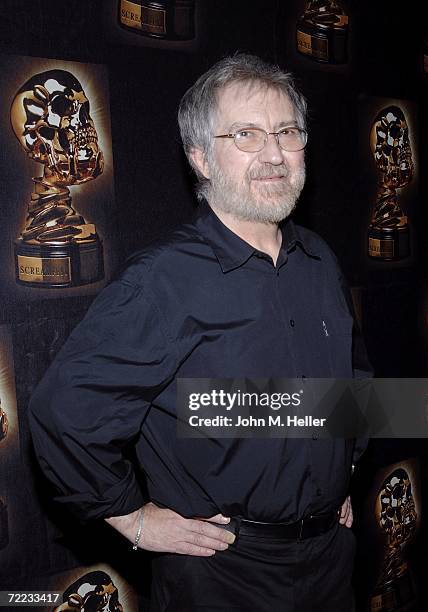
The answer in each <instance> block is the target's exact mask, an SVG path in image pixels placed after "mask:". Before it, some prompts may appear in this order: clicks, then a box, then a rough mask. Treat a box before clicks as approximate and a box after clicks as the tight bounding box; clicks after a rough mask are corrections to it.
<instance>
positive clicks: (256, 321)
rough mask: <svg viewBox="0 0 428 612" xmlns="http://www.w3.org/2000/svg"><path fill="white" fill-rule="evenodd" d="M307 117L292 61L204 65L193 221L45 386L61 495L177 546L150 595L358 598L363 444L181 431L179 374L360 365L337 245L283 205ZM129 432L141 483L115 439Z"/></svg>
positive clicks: (329, 372) (49, 454)
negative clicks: (189, 435)
mask: <svg viewBox="0 0 428 612" xmlns="http://www.w3.org/2000/svg"><path fill="white" fill-rule="evenodd" d="M305 113H306V104H305V101H304V98H303V97H302V96H301V94H300V93H299V92H298V91H297V90H296V88H295V86H294V83H293V80H292V77H291V75H290V74H287V73H284V72H282V71H281V70H280V69H279V68H277V67H275V66H270V65H268V64H266V63H264V62H263V61H261V60H260V59H259V58H256V57H253V56H248V55H236V56H234V57H229V58H226V59H224V60H222V61H220V62H219V63H218V64H216V65H215V66H214V67H213V68H211V69H210V70H209V71H208V72H207V73H206V74H204V75H203V76H202V77H200V79H199V80H198V81H197V82H196V84H195V85H194V86H193V87H192V88H190V89H189V91H187V93H186V94H185V96H184V97H183V100H182V102H181V105H180V110H179V123H180V129H181V134H182V139H183V144H184V148H185V151H186V154H187V156H188V158H189V161H190V163H191V165H192V167H193V168H194V170H195V172H196V174H197V176H198V179H199V185H198V195H199V198H200V199H201V200H203V201H202V203H201V204H200V207H199V208H200V209H199V212H198V214H197V216H196V218H195V220H194V221H193V222H192V223H189V224H187V225H185V226H183V227H181V228H179V229H178V230H177V231H175V232H174V233H172V234H171V235H170V236H169V237H168V238H166V239H164V240H163V241H160V242H158V243H157V244H155V245H154V246H152V247H151V248H148V249H146V250H145V251H143V252H142V253H140V254H138V255H137V256H135V257H134V259H133V262H132V265H130V266H129V268H128V269H127V270H126V271H125V273H124V274H123V275H122V276H121V278H120V279H119V280H118V281H116V282H114V283H112V284H111V285H110V286H109V287H108V288H107V289H105V290H104V291H103V292H102V294H101V295H100V296H99V297H98V299H97V300H96V301H95V303H94V304H93V306H92V307H91V308H90V310H89V312H88V314H87V316H86V318H85V319H84V321H83V322H82V323H81V324H80V325H79V326H78V327H77V328H76V329H75V330H74V332H73V333H72V334H71V337H70V339H69V340H68V342H67V343H66V345H65V346H64V348H63V349H62V351H61V352H60V354H59V356H58V357H57V359H56V361H55V363H54V364H53V365H52V367H51V368H50V370H49V372H48V374H47V375H46V377H45V379H44V382H42V384H41V385H40V387H39V388H38V390H37V392H36V394H35V396H34V398H33V400H32V404H31V411H30V415H31V422H32V430H33V435H34V442H35V447H36V451H37V454H38V457H39V460H40V462H41V465H42V467H43V469H44V471H45V472H46V474H47V476H48V477H49V478H50V479H51V480H52V482H53V483H54V484H55V485H56V487H57V489H58V492H59V496H58V500H59V501H60V502H63V503H66V504H67V505H68V506H69V507H70V509H71V510H72V511H74V512H75V514H76V515H77V516H79V517H80V518H82V519H83V520H90V519H100V518H104V519H106V520H107V522H108V523H110V525H112V526H113V527H114V528H115V529H117V530H118V531H119V532H120V533H122V534H123V536H124V537H125V538H127V539H128V540H129V541H130V542H131V543H132V544H133V545H134V547H135V548H143V549H146V550H151V551H156V552H160V553H164V554H160V555H156V556H155V558H154V561H153V587H152V604H151V606H152V607H151V610H153V611H160V610H162V611H164V610H168V612H173V611H180V612H183V611H185V610H191V611H197V610H204V611H209V610H217V611H219V610H224V611H226V610H227V611H228V612H230V611H231V610H247V611H248V610H254V611H255V610H257V611H258V612H263V611H268V610H269V611H270V612H271V611H277V612H291V611H295V610H299V611H302V610H318V609H321V608H322V609H323V611H324V612H326V611H327V610H331V611H333V610H334V612H338V611H343V612H349V611H350V610H352V607H353V598H352V592H351V588H350V576H351V570H352V560H353V555H354V545H355V542H354V536H353V534H352V532H351V530H350V529H348V528H349V527H350V526H351V524H352V510H351V506H350V502H349V499H347V497H346V496H347V493H348V488H349V480H350V475H351V465H352V462H353V460H356V459H357V457H358V453H359V451H357V450H356V449H355V445H354V441H353V440H318V439H317V438H316V436H314V437H313V439H304V440H303V439H299V440H298V439H274V438H271V439H251V438H250V439H248V438H247V439H236V438H232V439H230V438H225V439H210V438H206V439H192V440H188V439H187V440H186V439H182V438H179V437H177V435H176V420H177V413H176V378H177V377H180V378H188V377H194V378H198V377H199V378H232V377H254V378H275V377H278V378H279V377H288V378H292V377H302V378H303V379H304V378H305V377H343V378H346V377H352V375H353V364H352V350H353V342H352V328H353V320H352V317H351V315H350V312H349V306H348V302H347V299H346V296H345V294H344V290H343V286H342V280H341V275H340V272H339V270H338V267H337V264H336V262H335V259H334V256H333V255H332V253H331V251H330V250H329V249H328V247H327V246H326V245H325V243H324V242H323V241H322V240H321V239H320V238H319V237H318V236H316V235H315V234H313V233H312V232H310V231H308V230H305V229H303V228H300V227H297V226H295V225H294V224H293V222H292V221H291V220H289V219H288V217H289V215H290V213H291V212H292V210H293V208H294V206H295V204H296V201H297V199H298V197H299V194H300V192H301V190H302V187H303V184H304V180H305V165H304V148H305V145H306V127H305ZM205 200H206V201H205ZM283 220H286V222H285V223H283V224H282V225H281V226H279V223H280V222H281V221H283ZM130 443H132V444H135V448H136V455H137V457H138V461H139V463H140V465H141V469H142V470H143V471H144V474H145V477H146V481H147V492H145V493H143V492H142V491H141V489H140V487H139V486H138V485H137V481H136V477H135V467H134V466H132V465H131V464H130V463H129V462H128V461H126V460H125V459H124V457H123V454H122V451H123V449H124V447H125V446H126V445H128V444H130Z"/></svg>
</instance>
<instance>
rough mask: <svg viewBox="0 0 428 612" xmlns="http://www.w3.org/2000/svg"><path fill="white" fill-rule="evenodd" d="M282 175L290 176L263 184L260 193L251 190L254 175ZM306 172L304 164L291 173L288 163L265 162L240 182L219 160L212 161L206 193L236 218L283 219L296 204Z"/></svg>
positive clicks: (211, 200)
mask: <svg viewBox="0 0 428 612" xmlns="http://www.w3.org/2000/svg"><path fill="white" fill-rule="evenodd" d="M279 175H283V176H285V177H286V179H288V180H285V181H281V182H280V183H272V184H263V185H260V186H259V187H258V193H257V195H256V194H254V193H253V192H252V191H251V189H250V184H251V183H250V181H251V179H255V178H261V177H263V176H279ZM305 176H306V173H305V167H304V166H303V167H302V168H301V169H299V170H296V171H294V173H293V175H291V174H290V171H289V170H288V168H287V166H285V164H282V165H280V166H273V165H271V164H264V165H263V166H260V168H259V169H258V170H253V171H251V172H250V173H249V176H247V177H245V183H241V184H239V185H237V183H236V182H235V181H233V180H232V179H231V178H230V177H228V176H227V175H225V174H224V173H222V172H221V171H220V170H219V169H218V167H217V164H215V163H211V164H210V180H209V182H208V181H207V184H206V185H205V189H204V191H205V193H204V195H205V197H206V199H207V200H208V203H209V204H212V205H213V206H214V207H215V208H217V209H219V210H221V211H223V212H225V213H229V214H231V215H232V216H233V217H235V218H236V219H240V220H245V221H254V222H258V223H266V224H270V223H280V222H281V221H283V220H284V219H286V218H287V217H288V216H289V215H290V214H291V213H292V212H293V210H294V208H295V207H296V203H297V200H298V199H299V196H300V193H301V191H302V189H303V185H304V184H305ZM290 178H291V180H290ZM245 185H246V186H247V187H246V188H245ZM237 187H238V188H237Z"/></svg>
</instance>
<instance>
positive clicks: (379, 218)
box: [368, 106, 413, 261]
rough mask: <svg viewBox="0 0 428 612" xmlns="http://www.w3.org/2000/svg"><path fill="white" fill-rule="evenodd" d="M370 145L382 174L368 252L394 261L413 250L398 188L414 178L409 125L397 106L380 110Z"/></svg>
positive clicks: (373, 127) (370, 228) (372, 131)
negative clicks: (400, 203) (399, 199)
mask: <svg viewBox="0 0 428 612" xmlns="http://www.w3.org/2000/svg"><path fill="white" fill-rule="evenodd" d="M370 146H371V150H372V152H373V156H374V160H375V163H376V166H377V170H378V173H379V181H378V190H377V197H376V203H375V205H374V208H373V212H372V217H371V221H370V225H369V230H368V255H369V257H373V258H375V259H380V260H383V261H391V260H397V259H403V258H404V257H407V256H408V255H409V253H410V245H409V226H408V223H407V216H406V215H405V214H404V213H403V211H402V210H401V208H400V205H399V203H398V196H397V189H401V188H402V187H405V186H406V185H408V184H409V183H410V181H411V180H412V177H413V161H412V149H411V147H410V140H409V128H408V125H407V121H406V118H405V116H404V113H403V111H402V110H401V109H400V108H398V107H397V106H388V107H387V108H384V109H383V110H381V111H380V112H379V113H378V115H377V117H376V119H375V120H374V123H373V126H372V129H371V133H370Z"/></svg>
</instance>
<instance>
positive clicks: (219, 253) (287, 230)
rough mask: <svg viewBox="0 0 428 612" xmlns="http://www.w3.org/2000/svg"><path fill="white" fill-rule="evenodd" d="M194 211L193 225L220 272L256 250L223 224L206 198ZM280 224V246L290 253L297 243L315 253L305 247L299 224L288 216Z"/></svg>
mask: <svg viewBox="0 0 428 612" xmlns="http://www.w3.org/2000/svg"><path fill="white" fill-rule="evenodd" d="M196 214H197V217H196V221H195V225H196V227H197V228H198V230H199V231H200V233H201V234H202V235H203V237H204V239H205V240H206V242H208V244H209V245H210V246H211V248H212V249H213V251H214V253H215V256H216V257H217V259H218V262H219V264H220V266H221V269H222V270H223V272H229V271H230V270H234V269H235V268H239V267H240V266H242V265H243V264H244V263H245V262H246V261H248V260H249V259H250V257H251V256H252V255H253V254H254V253H256V252H257V249H255V248H254V247H253V246H251V244H248V242H245V240H242V238H240V237H239V236H238V235H237V234H235V233H234V232H232V230H230V229H229V228H228V227H226V225H224V223H223V222H222V221H220V219H219V218H218V217H217V215H216V214H215V213H214V211H213V210H212V208H211V207H210V206H209V204H208V203H207V202H205V201H203V202H201V203H200V204H199V206H198V210H197V212H196ZM280 227H281V231H282V246H281V249H285V251H286V252H287V253H290V252H291V251H292V250H293V249H294V248H295V247H296V245H299V246H300V247H301V248H302V250H303V252H304V253H306V255H308V256H309V257H318V254H317V253H314V252H313V250H312V249H310V248H309V245H308V244H307V241H305V240H304V239H303V237H302V235H301V232H299V227H298V226H296V225H295V224H294V223H293V221H292V220H291V219H287V220H286V221H284V222H283V223H282V224H281V226H280Z"/></svg>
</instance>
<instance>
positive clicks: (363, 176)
mask: <svg viewBox="0 0 428 612" xmlns="http://www.w3.org/2000/svg"><path fill="white" fill-rule="evenodd" d="M303 4H304V3H303V2H302V1H301V0H289V1H281V0H257V1H256V0H253V1H252V2H248V0H199V2H198V28H199V29H198V36H197V41H196V42H195V44H194V45H193V46H192V45H189V46H187V47H186V45H183V46H182V48H180V46H179V45H176V44H175V45H170V46H169V47H168V45H167V44H156V43H153V42H150V43H148V44H147V45H144V44H143V43H144V41H142V39H141V38H140V37H138V35H135V34H130V33H127V32H125V33H124V32H123V31H122V30H120V31H119V29H118V27H117V24H116V14H117V2H116V1H115V0H56V1H55V2H53V1H51V0H1V1H0V52H2V53H4V54H16V55H25V56H36V57H46V58H55V59H64V60H73V61H80V62H89V63H101V64H104V65H106V66H107V69H108V75H109V83H110V109H111V127H112V146H113V157H114V181H115V198H116V206H115V208H114V210H113V211H111V213H110V214H111V218H110V222H111V224H112V225H113V227H114V228H115V248H116V249H117V261H118V264H117V270H116V272H117V271H118V269H119V268H120V266H121V265H123V263H124V262H125V259H126V257H127V256H128V255H130V254H131V253H132V252H133V251H134V250H136V249H138V248H140V247H141V246H144V245H145V244H147V243H149V242H150V241H152V240H153V239H154V238H156V237H157V236H158V235H159V234H161V233H162V232H164V231H165V230H167V229H168V228H170V227H172V226H174V225H176V224H177V223H179V222H181V221H183V220H185V219H187V218H188V216H189V215H190V214H191V212H192V210H193V207H194V197H193V194H192V182H193V177H192V175H191V172H190V170H189V168H188V166H187V163H186V160H185V158H184V155H183V153H182V151H181V145H180V140H179V133H178V128H177V123H176V112H177V106H178V102H179V100H180V97H181V96H182V94H183V93H184V92H185V90H186V89H187V88H188V87H189V86H190V85H191V84H192V82H194V80H195V79H196V78H197V77H198V76H199V75H200V74H201V73H202V72H203V71H204V70H205V69H206V68H208V67H209V66H210V65H212V63H213V62H215V61H216V60H217V59H219V58H221V57H222V56H224V55H226V54H228V53H234V52H236V51H238V50H239V51H246V52H251V53H255V54H258V55H260V56H262V57H264V58H265V59H267V60H272V61H275V62H277V63H279V64H280V65H281V66H283V67H287V68H288V69H290V70H291V71H293V72H295V74H296V76H297V78H298V81H299V83H300V85H301V88H302V90H303V92H304V93H305V95H306V96H307V98H308V102H309V107H310V123H309V125H310V141H309V145H308V155H307V163H308V175H309V177H308V183H307V185H306V187H305V190H304V194H303V197H302V199H301V202H300V204H299V208H298V211H297V213H296V220H297V221H298V222H301V223H302V224H304V225H307V226H308V227H310V228H311V229H314V230H315V231H317V232H319V233H320V234H321V235H322V236H323V237H324V238H325V239H326V240H327V241H328V243H329V244H330V245H331V247H332V248H333V249H334V250H335V252H336V254H337V256H338V258H339V261H340V262H341V264H342V266H343V268H344V271H345V273H346V275H347V277H348V280H349V282H350V285H351V287H352V288H353V296H354V298H355V303H356V307H357V313H358V315H359V320H360V323H361V325H362V328H363V332H364V335H365V339H366V343H367V346H368V350H369V355H370V359H371V361H372V363H373V365H374V368H375V373H376V375H377V376H383V377H395V376H396V377H404V376H409V377H419V376H426V375H427V374H426V372H427V358H426V357H427V333H428V320H427V319H428V316H427V288H426V287H427V284H426V273H425V268H426V252H427V239H426V231H425V228H426V227H427V223H426V222H427V218H426V217H427V208H426V204H425V203H426V201H427V178H426V171H425V172H424V168H426V167H427V165H426V164H427V153H426V148H425V149H424V147H423V146H422V145H423V144H424V135H425V133H426V121H427V120H426V117H425V113H424V112H423V111H424V109H425V108H426V104H427V76H425V77H424V75H423V68H422V40H423V32H422V24H423V19H422V13H420V14H419V13H418V11H422V9H419V8H418V5H417V3H416V2H415V1H414V2H407V3H400V4H399V3H398V2H391V1H387V0H377V1H376V2H373V1H371V0H358V2H357V1H356V0H354V1H351V0H349V1H348V2H343V5H344V6H346V8H347V10H348V13H349V14H350V15H351V18H350V19H351V30H350V59H349V62H348V63H347V64H346V65H343V66H328V65H321V64H317V63H316V62H313V61H311V60H310V59H307V58H304V57H302V56H299V55H298V54H297V53H296V52H295V34H294V29H295V22H296V19H297V17H298V16H299V15H300V14H301V13H302V7H303ZM137 39H138V40H137ZM0 95H1V92H0ZM379 98H380V99H386V100H388V99H393V100H397V99H402V100H406V101H407V102H408V103H409V104H410V107H411V108H412V109H413V113H414V124H415V125H416V124H418V125H419V138H418V139H416V138H415V142H417V143H418V144H417V149H416V150H415V151H414V152H413V155H414V158H415V159H417V168H418V177H417V182H415V183H414V185H413V188H412V192H411V193H412V198H413V200H412V202H411V209H412V210H411V215H410V216H411V221H412V245H413V252H412V257H411V258H410V260H409V261H407V262H404V263H403V264H402V263H400V264H395V265H394V264H392V265H390V264H376V265H374V264H371V263H370V262H369V261H368V259H367V257H366V254H365V248H364V241H365V236H366V230H367V220H368V217H369V214H370V210H371V204H372V203H373V200H372V199H371V198H372V196H373V170H372V168H370V164H369V162H368V160H369V159H370V153H369V152H368V153H367V152H365V149H367V147H366V144H365V143H366V142H368V134H367V111H365V110H364V109H367V100H369V101H370V100H373V99H379ZM9 103H10V102H9V101H7V100H3V104H9ZM369 106H370V105H369ZM364 113H366V114H364ZM2 129H4V126H2ZM3 155H4V152H3ZM4 197H7V194H4ZM35 291H37V290H35ZM91 299H92V297H88V296H85V295H82V296H76V295H73V296H71V297H70V296H68V295H67V294H64V297H63V298H61V299H58V298H57V297H55V298H52V299H46V298H43V299H40V300H37V299H36V300H32V301H31V303H29V302H26V301H25V300H23V301H22V302H21V303H20V304H18V306H16V305H14V307H13V308H12V307H10V306H8V300H7V299H5V300H3V304H4V307H3V308H2V311H1V315H0V316H1V324H6V325H8V326H10V329H11V330H12V337H13V350H14V367H15V376H16V392H17V403H18V414H19V433H20V445H21V463H20V465H19V466H17V467H16V480H15V484H14V486H15V487H16V489H17V490H18V489H19V496H18V497H19V500H20V501H19V509H18V510H17V511H16V512H17V513H18V515H19V520H18V519H17V521H18V523H19V525H20V526H21V527H20V529H19V537H18V538H17V540H16V541H15V543H14V547H15V550H19V552H20V554H19V555H18V556H19V562H18V561H16V558H15V557H13V558H12V557H10V558H7V557H6V556H5V552H1V551H0V555H3V557H4V559H5V565H3V567H4V568H5V570H6V571H5V574H4V575H3V576H2V577H1V584H0V586H2V588H6V587H7V588H39V589H42V588H45V585H46V584H47V582H48V576H51V575H54V574H55V573H58V572H62V571H64V570H66V569H68V568H71V567H74V566H78V565H79V564H88V563H92V562H99V561H100V560H102V561H103V562H109V563H111V564H112V565H113V566H114V567H115V568H116V569H118V571H120V572H121V574H122V575H124V576H125V578H126V579H127V580H129V581H130V582H131V583H133V584H135V585H136V587H137V590H138V591H139V593H140V595H141V605H142V609H144V601H145V595H146V594H147V585H148V577H146V578H143V579H142V578H141V574H142V573H143V574H144V575H145V576H147V573H146V572H148V569H147V563H146V557H145V555H144V553H142V554H141V555H139V562H138V565H137V564H136V563H135V558H134V557H130V555H129V553H128V552H127V547H126V546H125V545H124V544H123V543H122V542H121V540H120V538H118V537H116V536H114V535H113V534H112V533H110V531H109V530H108V529H107V528H104V527H103V526H99V527H97V528H93V527H92V528H90V529H88V528H85V527H81V526H77V525H75V524H73V521H72V520H71V519H70V518H69V517H67V516H66V515H64V514H63V513H62V511H61V512H60V511H59V509H58V508H54V507H52V506H51V503H50V502H49V501H48V499H49V498H48V491H47V486H46V484H45V483H44V482H43V481H42V480H41V479H40V478H39V476H38V473H37V469H36V468H35V467H34V461H33V457H32V454H31V445H30V441H29V436H28V431H27V426H26V419H25V411H26V405H27V402H28V398H29V396H30V394H31V392H32V390H33V389H34V386H35V385H36V384H37V381H38V380H39V379H40V377H41V376H42V375H43V372H44V371H45V370H46V368H47V366H48V364H49V363H50V361H51V359H52V358H53V356H54V355H55V354H56V352H57V350H58V349H59V348H60V346H61V344H62V343H63V342H64V340H65V339H66V337H67V335H68V334H69V332H70V330H71V329H72V328H73V326H74V325H75V324H76V323H77V322H78V321H79V320H80V319H81V318H82V316H83V315H84V313H85V311H86V309H87V308H88V306H89V303H90V301H91ZM409 457H417V458H418V461H419V462H420V465H421V482H422V488H421V491H422V493H421V494H422V500H423V501H424V500H425V504H426V496H427V486H426V478H427V474H428V471H427V467H426V463H427V459H426V445H425V444H424V443H422V442H421V441H419V442H418V443H417V444H416V443H415V442H412V441H405V440H402V441H387V440H385V441H373V442H372V443H371V444H370V447H369V450H368V452H367V453H366V455H365V457H364V459H363V461H362V462H361V466H360V467H359V470H358V471H357V477H356V479H355V493H354V494H355V499H354V503H355V504H356V515H357V534H358V535H359V542H360V547H359V558H358V563H357V570H356V585H357V587H358V597H359V600H360V607H361V610H363V609H365V605H366V598H367V592H368V590H369V589H370V588H371V587H372V586H373V585H372V584H371V579H370V577H367V576H366V574H365V571H364V568H365V567H366V565H367V564H366V561H367V559H368V558H369V554H370V553H369V544H368V541H367V538H365V536H364V533H362V532H361V528H360V530H359V531H358V519H360V526H361V525H363V519H362V514H363V513H364V512H365V511H366V510H365V509H364V508H365V504H364V502H365V500H366V499H367V496H368V495H370V494H371V493H370V491H371V488H372V485H373V482H374V479H375V474H376V473H377V471H378V470H379V469H381V468H383V467H385V466H388V465H390V464H394V463H396V462H400V461H401V460H403V459H406V458H409ZM0 460H1V455H0ZM423 501H422V506H421V507H422V508H423V507H424V503H423ZM427 543H428V542H427V527H426V522H424V520H422V522H421V527H420V530H419V535H418V539H417V542H416V543H414V544H413V558H414V568H415V570H414V571H415V574H416V575H417V576H418V582H419V592H420V603H419V604H418V606H419V607H416V608H414V609H415V610H423V609H426V607H427V606H428V594H427V592H426V586H425V581H424V579H423V575H422V573H423V568H424V567H426V565H427V560H428V558H427V555H426V552H425V548H426V544H427ZM1 559H2V557H1V556H0V560H1ZM0 571H1V570H0ZM424 588H425V592H424ZM422 602H426V603H425V604H424V603H422Z"/></svg>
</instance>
